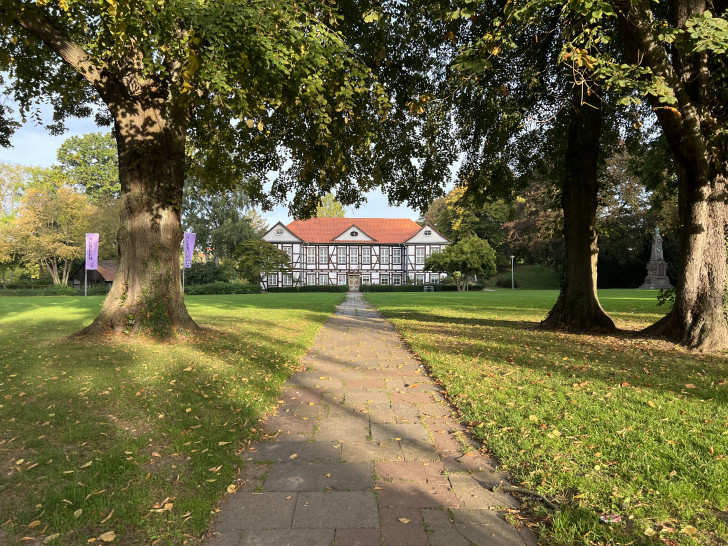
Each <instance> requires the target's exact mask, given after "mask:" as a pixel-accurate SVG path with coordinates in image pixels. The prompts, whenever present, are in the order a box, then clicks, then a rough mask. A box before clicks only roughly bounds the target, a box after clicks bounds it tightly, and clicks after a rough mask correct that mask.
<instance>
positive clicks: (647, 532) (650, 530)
mask: <svg viewBox="0 0 728 546" xmlns="http://www.w3.org/2000/svg"><path fill="white" fill-rule="evenodd" d="M655 534H656V533H655V530H654V529H653V528H652V527H648V528H647V529H645V536H648V537H653V536H655Z"/></svg>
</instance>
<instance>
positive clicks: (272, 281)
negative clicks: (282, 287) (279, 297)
mask: <svg viewBox="0 0 728 546" xmlns="http://www.w3.org/2000/svg"><path fill="white" fill-rule="evenodd" d="M268 286H278V275H276V274H275V273H271V274H270V275H268Z"/></svg>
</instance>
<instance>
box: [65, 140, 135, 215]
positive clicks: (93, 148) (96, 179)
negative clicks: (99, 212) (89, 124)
mask: <svg viewBox="0 0 728 546" xmlns="http://www.w3.org/2000/svg"><path fill="white" fill-rule="evenodd" d="M57 158H58V163H59V169H60V171H61V173H62V174H63V175H64V176H65V177H66V178H67V179H68V180H69V182H70V183H71V184H75V185H77V186H79V187H80V188H83V191H85V192H86V195H88V196H89V197H90V198H91V199H92V200H93V201H97V200H102V201H106V200H109V199H113V198H118V197H119V196H120V194H121V184H120V182H119V154H118V152H117V149H116V140H115V139H114V136H113V135H112V134H111V133H88V134H85V135H82V136H72V137H70V138H68V139H66V140H64V141H63V143H62V144H61V145H60V147H59V148H58V152H57Z"/></svg>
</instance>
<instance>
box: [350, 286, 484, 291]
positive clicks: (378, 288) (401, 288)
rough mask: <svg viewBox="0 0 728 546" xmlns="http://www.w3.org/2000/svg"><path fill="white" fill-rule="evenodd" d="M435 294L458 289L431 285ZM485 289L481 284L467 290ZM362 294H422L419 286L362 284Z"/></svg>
mask: <svg viewBox="0 0 728 546" xmlns="http://www.w3.org/2000/svg"><path fill="white" fill-rule="evenodd" d="M427 286H432V287H433V288H434V291H435V292H457V289H458V287H457V286H455V285H454V284H432V285H429V284H428V285H427ZM483 288H485V285H482V284H470V285H468V290H471V291H477V290H482V289H483ZM359 290H361V291H362V292H424V290H425V288H424V286H423V285H421V284H401V285H394V284H363V285H361V286H360V287H359Z"/></svg>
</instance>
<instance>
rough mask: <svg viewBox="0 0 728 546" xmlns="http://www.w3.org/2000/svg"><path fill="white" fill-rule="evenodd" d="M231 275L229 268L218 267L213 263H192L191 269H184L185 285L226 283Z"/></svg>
mask: <svg viewBox="0 0 728 546" xmlns="http://www.w3.org/2000/svg"><path fill="white" fill-rule="evenodd" d="M232 273H233V272H232V269H231V268H230V267H226V266H220V267H218V266H216V265H215V262H206V263H193V264H192V267H191V268H189V269H185V285H186V286H187V285H190V286H191V285H200V284H214V283H219V282H223V283H226V282H228V281H229V280H230V278H231V277H232Z"/></svg>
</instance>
